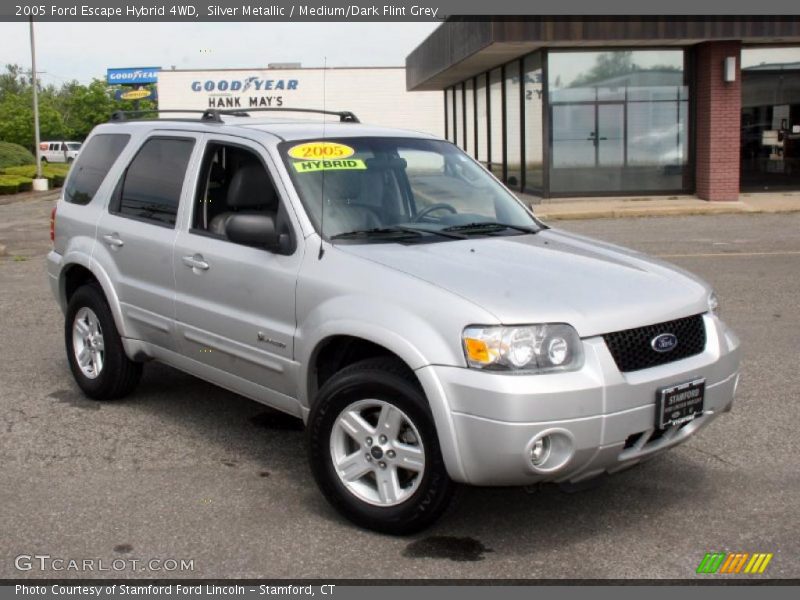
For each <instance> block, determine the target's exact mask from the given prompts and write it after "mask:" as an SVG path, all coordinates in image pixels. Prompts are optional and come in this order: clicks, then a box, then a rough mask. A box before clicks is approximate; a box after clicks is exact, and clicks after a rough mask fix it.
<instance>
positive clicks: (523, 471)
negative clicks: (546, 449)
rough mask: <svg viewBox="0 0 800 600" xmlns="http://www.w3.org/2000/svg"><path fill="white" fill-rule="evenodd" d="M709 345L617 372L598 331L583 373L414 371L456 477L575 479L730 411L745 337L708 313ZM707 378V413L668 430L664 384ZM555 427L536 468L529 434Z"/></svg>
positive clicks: (627, 461) (627, 462)
mask: <svg viewBox="0 0 800 600" xmlns="http://www.w3.org/2000/svg"><path fill="white" fill-rule="evenodd" d="M703 318H704V322H705V326H706V339H707V342H706V349H705V351H704V352H702V353H701V354H698V355H696V356H692V357H689V358H685V359H682V360H678V361H675V362H673V363H669V364H666V365H661V366H658V367H653V368H650V369H644V370H641V371H635V372H631V373H620V371H619V369H618V368H617V366H616V364H615V363H614V359H613V358H612V356H611V354H610V352H609V351H608V348H607V347H606V344H605V342H604V341H603V338H602V337H595V338H589V339H585V340H584V352H585V356H586V360H585V364H584V366H583V368H582V369H581V370H579V371H575V372H571V373H551V374H542V375H510V374H497V373H487V372H481V371H477V370H472V369H466V368H458V367H446V366H428V367H425V368H423V369H420V370H418V371H417V374H418V376H419V379H420V381H421V382H422V384H423V387H424V388H425V391H426V393H427V394H428V398H429V399H430V400H431V406H432V409H433V412H434V418H435V420H436V426H437V430H438V431H439V438H440V445H441V447H442V454H443V456H444V459H445V463H446V464H447V469H448V472H449V473H450V476H451V477H452V478H453V479H455V480H456V481H461V482H464V483H470V484H475V485H527V484H531V483H536V482H540V481H558V482H562V481H569V482H577V481H580V480H583V479H588V478H591V477H594V476H597V475H600V474H602V473H605V472H609V473H613V472H615V471H619V470H622V469H625V468H627V467H630V466H632V465H634V464H636V463H637V462H639V461H641V460H643V459H644V458H647V457H650V456H652V455H653V454H655V453H658V452H661V451H663V450H665V449H667V448H670V447H672V446H675V445H677V444H679V443H681V442H683V441H685V440H686V439H688V438H689V437H690V436H692V435H693V434H694V433H696V432H697V431H698V430H699V429H701V428H702V427H704V426H705V425H707V424H708V423H709V422H711V421H712V420H713V419H714V418H716V417H717V416H718V415H719V414H720V413H722V412H726V411H728V410H730V408H731V405H732V403H733V398H734V393H735V391H736V386H737V384H738V380H739V340H738V338H737V337H736V336H735V334H734V333H733V332H732V331H731V330H729V329H728V328H727V327H726V326H725V325H724V324H723V323H722V322H721V321H720V320H719V319H718V318H716V317H714V316H712V315H705V316H704V317H703ZM700 377H702V378H705V380H706V390H705V401H704V413H703V414H702V415H700V416H698V417H696V418H695V419H694V420H693V421H690V422H689V423H685V424H683V425H682V426H675V427H672V428H670V429H668V430H666V431H665V432H661V431H658V430H657V429H656V427H655V418H656V392H657V390H658V389H659V388H662V387H667V386H671V385H675V384H678V383H683V382H686V381H691V380H694V379H697V378H700ZM543 435H549V436H550V439H551V440H552V441H553V442H554V443H552V444H551V452H550V454H551V458H550V459H548V461H545V462H544V463H543V464H541V465H539V466H538V467H537V466H534V465H533V464H532V462H531V460H530V448H531V446H532V444H533V442H534V441H535V440H536V439H537V438H539V437H541V436H543Z"/></svg>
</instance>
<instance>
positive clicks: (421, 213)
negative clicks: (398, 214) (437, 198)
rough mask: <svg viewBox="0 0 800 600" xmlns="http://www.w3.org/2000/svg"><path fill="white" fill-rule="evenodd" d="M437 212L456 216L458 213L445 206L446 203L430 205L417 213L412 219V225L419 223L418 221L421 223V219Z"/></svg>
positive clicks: (447, 205)
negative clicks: (441, 211) (444, 211)
mask: <svg viewBox="0 0 800 600" xmlns="http://www.w3.org/2000/svg"><path fill="white" fill-rule="evenodd" d="M437 210H446V211H447V212H450V213H452V214H454V215H455V214H458V211H457V210H456V209H455V208H453V207H452V206H451V205H449V204H447V203H446V202H437V203H436V204H431V205H430V206H426V207H425V208H423V209H422V210H421V211H419V212H418V213H417V216H416V217H414V223H419V222H420V221H422V219H424V218H425V217H427V216H428V215H429V214H431V213H432V212H434V211H437Z"/></svg>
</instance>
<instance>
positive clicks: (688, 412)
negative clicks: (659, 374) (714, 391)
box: [656, 379, 706, 429]
mask: <svg viewBox="0 0 800 600" xmlns="http://www.w3.org/2000/svg"><path fill="white" fill-rule="evenodd" d="M705 391H706V380H705V379H695V380H694V381H689V382H687V383H681V384H679V385H673V386H670V387H665V388H661V389H660V390H658V392H657V394H656V425H657V426H658V428H659V429H666V428H668V427H672V426H673V425H680V424H681V423H686V422H687V421H691V420H692V419H694V418H695V417H696V416H697V415H699V414H702V413H703V398H704V396H705Z"/></svg>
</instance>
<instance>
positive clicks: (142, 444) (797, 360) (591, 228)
mask: <svg viewBox="0 0 800 600" xmlns="http://www.w3.org/2000/svg"><path fill="white" fill-rule="evenodd" d="M50 207H51V202H50V201H49V200H41V199H38V200H30V201H26V202H18V203H14V204H7V205H4V206H0V245H5V246H6V255H5V256H2V257H0V507H2V509H0V578H17V577H51V578H52V577H87V576H88V577H148V578H152V577H158V578H167V577H192V578H209V577H247V578H273V577H274V578H278V577H292V578H299V577H306V578H322V579H329V578H337V579H338V578H370V579H374V578H378V579H381V578H402V579H409V578H457V579H466V578H481V579H486V578H575V577H577V578H618V577H638V578H686V577H690V578H691V577H705V578H713V577H725V578H734V577H744V576H741V575H740V576H736V575H730V576H713V575H703V576H697V575H695V569H696V568H697V566H698V564H699V563H700V561H701V560H702V558H703V556H704V554H705V553H706V552H712V551H722V552H734V551H741V552H751V553H752V552H770V553H774V557H773V559H772V561H771V562H770V564H769V567H768V569H767V571H766V572H765V573H764V574H763V575H758V576H756V577H761V578H767V577H772V578H797V577H800V500H798V498H800V468H798V456H800V433H798V422H800V400H799V399H800V378H798V370H800V354H799V353H798V348H800V310H798V309H800V302H799V301H798V299H800V214H788V215H722V216H702V217H663V218H638V219H617V220H610V219H606V220H594V221H593V220H585V221H563V222H562V221H560V222H558V223H556V225H557V226H558V227H562V228H565V229H569V230H571V231H575V232H579V233H584V234H587V235H591V236H595V237H598V238H601V239H604V240H608V241H611V242H614V243H619V244H623V245H627V246H631V247H634V248H636V249H639V250H642V251H645V252H648V253H652V254H656V255H660V256H664V257H667V260H670V261H672V262H674V263H676V264H678V265H680V266H681V267H684V268H686V269H689V270H691V271H694V272H695V273H698V274H699V275H701V276H703V277H705V278H706V279H707V280H708V281H710V282H711V283H712V284H713V285H714V286H715V288H716V290H717V291H718V294H719V296H720V298H721V302H722V315H723V317H724V319H725V320H726V321H728V322H729V323H730V324H731V325H732V326H733V328H734V329H735V330H736V331H737V333H738V334H739V335H740V337H741V338H742V340H743V351H744V359H743V363H742V381H741V385H740V387H739V394H738V399H737V402H736V404H735V406H734V410H733V412H732V413H730V414H728V415H724V416H723V417H721V418H720V419H718V420H717V421H716V422H714V423H712V424H711V425H710V426H709V427H708V428H706V429H705V430H704V431H703V432H702V433H701V434H699V435H698V436H697V437H695V438H693V439H692V440H691V441H689V442H688V443H686V444H684V445H683V446H680V447H678V448H676V449H674V450H672V451H670V452H668V453H666V454H664V455H662V456H659V457H657V458H655V459H653V460H651V461H649V462H647V463H645V464H643V465H640V466H637V467H636V468H634V469H631V470H629V471H626V472H623V473H620V474H618V475H616V476H613V477H611V478H608V479H607V480H606V481H605V482H604V483H603V484H602V485H600V486H599V487H596V488H594V489H589V490H586V491H582V492H579V493H572V494H567V493H564V492H563V491H561V490H559V489H558V488H557V487H555V486H543V487H539V488H535V489H522V488H498V489H491V488H485V489H476V488H468V489H464V490H463V492H462V494H461V497H460V499H459V502H458V503H457V505H456V506H454V508H453V510H451V511H450V512H449V513H448V514H447V515H446V516H445V518H444V519H442V521H441V522H440V523H438V524H437V525H436V526H435V527H433V528H432V529H430V530H428V531H426V532H423V533H420V534H417V535H415V536H413V537H409V538H393V537H387V536H383V535H379V534H375V533H371V532H368V531H363V530H360V529H358V528H356V527H354V526H352V525H350V524H349V523H348V522H346V521H344V520H343V519H342V518H340V517H339V516H338V514H337V513H335V512H334V511H333V510H332V509H331V508H330V507H329V506H328V505H327V503H326V502H325V500H324V499H323V498H322V496H321V495H320V493H319V492H318V491H317V488H316V487H315V485H314V483H313V481H312V479H311V476H310V473H309V468H308V464H307V460H306V455H305V449H304V439H303V435H304V434H303V431H302V425H301V423H299V422H298V421H296V420H294V419H292V418H289V417H284V416H282V415H280V414H278V413H275V412H273V411H270V410H268V409H266V408H264V407H263V406H261V405H259V404H257V403H255V402H252V401H250V400H246V399H244V398H241V397H239V396H237V395H235V394H232V393H230V392H227V391H225V390H222V389H220V388H217V387H215V386H212V385H210V384H207V383H204V382H202V381H200V380H198V379H195V378H193V377H190V376H188V375H185V374H182V373H180V372H178V371H175V370H173V369H171V368H168V367H165V366H160V365H157V364H148V365H147V367H146V368H145V375H144V377H143V380H142V382H141V385H140V387H139V388H138V390H137V391H136V392H135V393H134V395H132V396H131V397H129V398H127V399H125V400H123V401H119V402H114V403H106V404H98V403H95V402H93V401H90V400H87V399H85V398H84V397H83V396H82V395H81V393H80V392H79V390H78V388H77V387H76V385H75V383H74V382H73V380H72V377H71V375H70V373H69V370H68V367H67V361H66V358H65V354H64V344H63V324H62V316H61V314H60V312H59V310H58V308H57V306H56V304H55V302H54V301H53V299H52V297H51V295H50V291H49V288H48V287H47V283H46V280H45V272H44V254H45V253H46V251H47V249H48V247H49V240H48V239H47V226H48V225H47V219H48V217H49V209H50ZM521 276H522V275H521ZM621 293H622V292H621ZM29 555H30V556H33V555H48V556H50V557H51V558H50V559H45V562H47V563H48V564H49V565H50V568H48V569H47V570H45V571H42V570H40V569H39V563H37V562H36V560H31V561H27V560H26V559H25V558H23V559H21V562H20V559H17V557H19V556H23V557H24V556H29ZM52 559H64V560H65V561H66V562H64V563H56V564H58V565H61V566H62V567H68V566H69V564H70V563H69V562H68V561H69V560H71V559H72V560H76V561H83V560H93V561H95V562H93V563H92V564H93V565H94V567H95V570H94V571H89V572H82V571H73V570H62V571H55V570H53V569H52V566H53V564H52V563H49V562H48V561H50V560H52ZM151 559H158V560H160V561H161V562H160V563H158V564H153V565H147V561H149V560H151ZM115 560H116V561H117V562H116V563H113V562H112V561H115ZM169 560H175V561H177V564H180V561H181V560H184V561H193V562H192V565H191V566H192V567H193V569H191V570H185V571H181V570H180V569H176V570H166V569H168V568H170V567H172V566H174V565H173V563H170V562H168V561H169ZM101 561H102V562H101ZM132 561H143V562H137V563H135V565H136V566H131V565H132V564H134V563H133V562H132ZM165 561H166V563H165ZM15 562H16V563H17V566H22V567H23V568H25V567H26V565H28V564H31V569H30V570H22V571H21V570H18V568H17V566H15ZM122 564H124V565H125V566H124V568H122V569H121V570H119V571H117V570H114V569H113V568H111V565H116V566H120V565H122ZM101 566H105V567H106V568H109V570H106V571H98V570H97V569H98V568H100V567H101ZM148 567H152V568H151V569H148ZM157 569H160V570H157Z"/></svg>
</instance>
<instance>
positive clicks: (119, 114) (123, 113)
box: [109, 108, 222, 123]
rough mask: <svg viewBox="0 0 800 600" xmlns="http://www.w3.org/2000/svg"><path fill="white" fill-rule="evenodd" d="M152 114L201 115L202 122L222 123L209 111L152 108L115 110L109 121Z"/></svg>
mask: <svg viewBox="0 0 800 600" xmlns="http://www.w3.org/2000/svg"><path fill="white" fill-rule="evenodd" d="M151 113H156V114H161V113H200V115H201V116H200V120H201V121H215V122H217V123H221V122H222V119H221V118H220V117H219V115H218V114H214V111H208V110H197V109H185V110H181V109H158V108H151V109H145V110H115V111H114V112H113V113H111V118H110V119H109V121H110V122H120V121H127V120H128V117H130V116H138V115H148V114H151Z"/></svg>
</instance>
